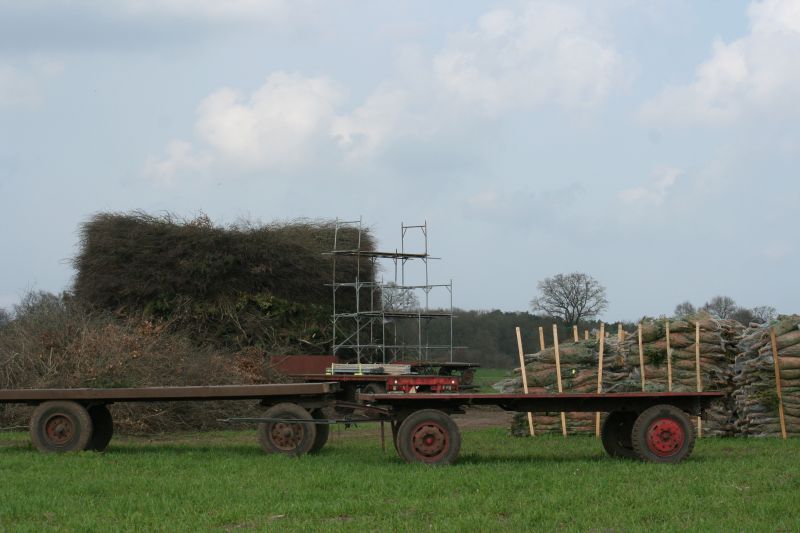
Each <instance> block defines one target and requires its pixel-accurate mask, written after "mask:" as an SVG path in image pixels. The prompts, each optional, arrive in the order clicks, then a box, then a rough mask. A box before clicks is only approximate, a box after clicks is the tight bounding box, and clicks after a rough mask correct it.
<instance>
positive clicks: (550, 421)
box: [495, 314, 743, 435]
mask: <svg viewBox="0 0 800 533" xmlns="http://www.w3.org/2000/svg"><path fill="white" fill-rule="evenodd" d="M697 323H699V324H700V339H699V340H700V343H699V346H700V379H701V383H702V388H703V390H705V391H723V392H726V394H727V396H726V399H725V401H721V402H715V403H714V404H712V406H711V407H710V408H709V409H708V410H707V412H706V415H707V416H706V421H705V422H704V426H703V433H704V434H707V435H732V434H733V433H734V431H735V427H734V423H735V409H734V406H733V400H732V394H733V390H734V385H733V370H732V364H733V361H734V358H735V356H736V353H737V342H738V339H739V336H740V334H741V331H742V330H743V327H742V326H741V325H740V324H739V323H738V322H736V321H733V320H718V319H715V318H712V317H710V316H708V315H707V314H699V315H697V316H693V317H688V318H687V319H686V320H673V321H670V323H669V325H670V352H671V354H672V357H671V365H672V390H673V391H675V392H681V391H683V392H693V391H696V390H697V373H696V358H695V347H696V344H697V343H696V339H695V333H696V332H695V324H697ZM666 325H667V321H666V319H659V320H647V321H645V322H643V324H642V353H643V359H644V374H645V389H644V390H645V391H649V392H664V391H667V390H668V389H669V386H668V366H667V335H666ZM560 355H561V357H560V359H561V376H562V387H563V391H564V392H597V374H598V368H597V362H598V356H599V342H598V341H597V340H592V341H582V342H578V343H564V344H561V345H560ZM525 371H526V375H527V378H528V386H529V391H530V392H532V393H536V392H538V393H556V392H558V386H557V377H556V363H555V353H554V350H553V349H552V348H547V349H545V350H542V351H540V352H538V353H535V354H532V355H526V357H525ZM495 388H496V389H497V390H499V391H501V392H508V393H511V392H522V378H521V377H516V378H511V379H508V380H505V381H503V382H500V383H498V384H497V385H496V386H495ZM602 390H603V392H638V391H641V390H642V381H641V366H640V359H639V342H638V335H637V334H631V333H628V334H626V335H624V336H623V341H622V343H620V342H619V339H618V337H617V336H616V335H614V336H610V337H608V338H606V342H605V346H604V356H603V388H602ZM566 418H567V432H568V433H594V431H595V418H594V414H593V413H568V414H567V415H566ZM534 423H535V427H536V430H537V431H539V432H542V433H550V432H557V433H560V432H561V419H560V415H559V413H546V414H544V415H541V416H540V415H538V414H537V415H536V416H535V417H534ZM511 431H512V433H513V434H515V435H527V434H528V422H527V417H526V415H525V414H524V413H517V414H516V415H515V417H514V422H513V423H512V428H511Z"/></svg>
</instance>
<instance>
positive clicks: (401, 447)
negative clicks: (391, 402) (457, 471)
mask: <svg viewBox="0 0 800 533" xmlns="http://www.w3.org/2000/svg"><path fill="white" fill-rule="evenodd" d="M460 449H461V433H460V432H459V430H458V426H457V425H456V423H455V422H454V421H453V419H452V418H450V417H449V416H448V415H447V414H445V413H443V412H442V411H438V410H436V409H423V410H421V411H416V412H414V413H411V414H410V415H408V417H407V418H406V419H405V420H404V421H403V423H402V424H400V427H399V428H398V430H397V451H398V452H399V454H400V457H402V458H403V459H404V460H405V461H406V462H407V463H426V464H432V465H440V464H450V463H453V462H455V460H456V459H457V458H458V452H459V450H460Z"/></svg>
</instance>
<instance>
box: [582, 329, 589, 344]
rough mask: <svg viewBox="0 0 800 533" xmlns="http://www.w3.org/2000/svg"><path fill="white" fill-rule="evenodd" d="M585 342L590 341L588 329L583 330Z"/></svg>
mask: <svg viewBox="0 0 800 533" xmlns="http://www.w3.org/2000/svg"><path fill="white" fill-rule="evenodd" d="M583 340H585V341H588V340H589V330H588V329H585V330H583Z"/></svg>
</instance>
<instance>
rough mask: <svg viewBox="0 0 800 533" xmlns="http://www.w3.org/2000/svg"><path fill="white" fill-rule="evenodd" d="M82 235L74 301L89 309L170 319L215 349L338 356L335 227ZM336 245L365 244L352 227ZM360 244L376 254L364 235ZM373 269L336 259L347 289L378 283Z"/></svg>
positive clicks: (112, 216) (124, 216)
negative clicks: (333, 347) (333, 338)
mask: <svg viewBox="0 0 800 533" xmlns="http://www.w3.org/2000/svg"><path fill="white" fill-rule="evenodd" d="M80 237H81V250H80V253H79V254H78V256H77V257H76V258H75V261H74V265H75V269H76V271H77V275H76V278H75V284H74V293H75V296H76V297H77V298H78V299H79V300H80V301H81V302H82V303H83V304H85V305H87V306H88V307H89V308H91V309H102V310H107V311H111V312H113V313H115V314H117V315H118V316H125V317H134V316H138V317H139V318H143V319H155V320H160V321H167V322H170V323H171V324H172V325H173V326H175V328H176V329H178V330H180V331H183V332H186V333H188V334H190V335H191V336H192V337H193V338H195V339H197V340H198V341H199V342H200V343H202V344H211V345H214V346H216V347H227V348H243V347H247V346H257V347H260V348H264V349H268V350H275V351H284V352H294V353H307V354H314V353H326V352H328V351H329V350H330V346H329V345H328V344H327V343H329V341H330V335H329V331H328V327H329V323H330V307H331V287H330V283H331V281H332V272H333V258H332V256H331V255H330V254H326V253H327V252H330V251H331V250H332V249H333V244H334V242H333V239H334V226H333V223H332V222H327V221H307V220H302V221H295V222H291V223H285V224H267V225H254V224H250V223H241V224H237V225H232V226H228V227H219V226H214V225H213V224H212V223H211V221H210V220H209V219H208V217H206V216H200V217H198V218H196V219H193V220H184V219H180V218H178V217H176V216H174V215H171V214H165V215H161V216H153V215H149V214H146V213H143V212H139V211H135V212H131V213H100V214H97V215H95V216H94V217H92V218H91V219H90V220H89V221H88V222H86V223H85V224H83V226H82V227H81V231H80ZM338 238H339V242H338V248H340V249H343V248H344V249H347V248H350V249H355V248H357V247H358V245H359V242H358V240H359V235H358V231H357V230H356V229H354V228H343V229H341V228H340V230H339V235H338ZM360 246H361V249H362V250H371V249H373V248H374V242H373V240H372V237H371V236H370V235H369V233H368V232H366V231H365V232H362V233H361V235H360ZM359 263H360V264H359ZM373 270H374V267H373V264H372V263H371V262H370V261H368V260H365V259H358V258H355V257H338V258H337V261H336V275H337V280H338V281H342V282H352V281H354V280H355V279H356V275H357V273H358V274H359V275H360V278H361V280H362V281H372V280H373V279H374V276H375V272H374V271H373ZM338 306H341V307H342V308H348V307H355V291H346V292H342V293H341V294H338V295H337V307H338Z"/></svg>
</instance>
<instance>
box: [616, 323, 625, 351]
mask: <svg viewBox="0 0 800 533" xmlns="http://www.w3.org/2000/svg"><path fill="white" fill-rule="evenodd" d="M624 340H625V330H623V329H622V322H620V323H619V324H618V327H617V342H619V345H620V346H622V341H624Z"/></svg>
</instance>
